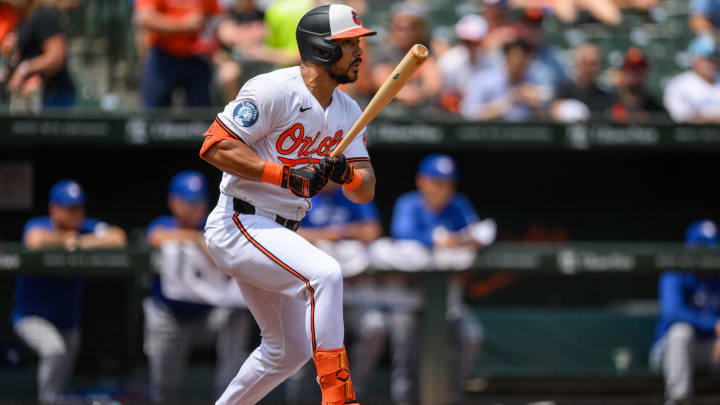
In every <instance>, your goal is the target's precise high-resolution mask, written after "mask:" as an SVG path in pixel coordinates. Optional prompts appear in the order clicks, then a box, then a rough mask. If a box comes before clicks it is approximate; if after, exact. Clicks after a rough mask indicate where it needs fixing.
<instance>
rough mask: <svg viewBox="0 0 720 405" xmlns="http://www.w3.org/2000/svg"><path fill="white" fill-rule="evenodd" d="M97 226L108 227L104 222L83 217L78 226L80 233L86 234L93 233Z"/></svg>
mask: <svg viewBox="0 0 720 405" xmlns="http://www.w3.org/2000/svg"><path fill="white" fill-rule="evenodd" d="M98 225H103V226H108V224H106V223H105V222H104V221H101V220H99V219H97V218H92V217H85V219H83V222H82V224H81V225H80V231H81V232H88V233H89V232H95V228H97V226H98Z"/></svg>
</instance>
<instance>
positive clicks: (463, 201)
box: [451, 193, 472, 206]
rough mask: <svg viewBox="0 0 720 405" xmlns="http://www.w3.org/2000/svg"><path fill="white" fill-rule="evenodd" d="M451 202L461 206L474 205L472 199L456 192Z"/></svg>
mask: <svg viewBox="0 0 720 405" xmlns="http://www.w3.org/2000/svg"><path fill="white" fill-rule="evenodd" d="M451 204H454V205H460V206H468V205H472V204H471V203H470V199H469V198H468V197H467V196H466V195H465V194H463V193H455V195H454V196H453V199H452V202H451Z"/></svg>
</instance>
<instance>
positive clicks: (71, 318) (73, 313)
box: [12, 179, 126, 403]
mask: <svg viewBox="0 0 720 405" xmlns="http://www.w3.org/2000/svg"><path fill="white" fill-rule="evenodd" d="M125 241H126V237H125V232H124V231H123V230H122V229H120V228H118V227H116V226H110V225H108V224H106V223H104V222H101V221H98V220H97V219H93V218H88V217H86V216H85V193H84V192H83V189H82V188H81V187H80V185H79V184H78V183H77V182H76V181H75V180H69V179H68V180H62V181H60V182H58V183H57V184H55V185H54V186H53V187H52V189H51V190H50V201H49V215H48V216H42V217H35V218H31V219H30V220H29V221H28V222H27V224H26V225H25V231H24V234H23V242H24V244H25V247H26V248H27V249H29V250H39V249H48V248H55V249H58V248H59V249H66V250H76V249H101V248H119V247H123V246H125ZM82 298H83V280H82V278H80V277H76V276H18V278H17V281H16V287H15V308H14V309H13V312H12V321H13V326H14V328H15V331H16V332H17V334H18V335H19V336H20V337H21V338H22V339H23V340H24V341H25V343H27V345H28V346H30V347H31V348H32V349H33V350H34V351H35V352H36V353H37V354H38V356H39V357H40V361H39V366H38V376H37V383H38V398H39V400H40V402H42V403H55V402H58V401H60V399H61V398H62V395H63V391H64V389H65V385H66V383H67V381H68V379H69V378H70V376H71V375H72V371H73V366H74V364H75V359H76V357H77V353H78V350H79V347H80V326H81V320H82Z"/></svg>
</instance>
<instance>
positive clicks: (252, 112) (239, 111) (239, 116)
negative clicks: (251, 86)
mask: <svg viewBox="0 0 720 405" xmlns="http://www.w3.org/2000/svg"><path fill="white" fill-rule="evenodd" d="M258 118H260V112H259V110H258V108H257V106H256V105H255V103H254V102H252V101H250V100H242V101H240V102H239V103H238V104H237V105H236V106H235V109H233V116H232V120H233V122H234V123H235V124H237V125H238V126H240V127H243V128H246V127H251V126H253V125H254V124H255V123H256V122H257V120H258Z"/></svg>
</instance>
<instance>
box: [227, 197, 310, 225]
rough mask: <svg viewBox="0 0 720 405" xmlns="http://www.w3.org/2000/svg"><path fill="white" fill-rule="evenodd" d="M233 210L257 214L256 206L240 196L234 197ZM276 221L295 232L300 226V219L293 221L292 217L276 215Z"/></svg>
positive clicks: (246, 213)
mask: <svg viewBox="0 0 720 405" xmlns="http://www.w3.org/2000/svg"><path fill="white" fill-rule="evenodd" d="M233 210H235V212H239V213H241V214H244V215H255V206H254V205H252V204H250V203H249V202H247V201H243V200H240V199H238V198H233ZM275 222H277V223H278V224H280V225H282V226H284V227H285V228H287V229H289V230H291V231H293V232H295V231H297V229H298V228H299V227H300V221H293V220H291V219H287V218H283V217H281V216H280V215H276V216H275Z"/></svg>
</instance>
